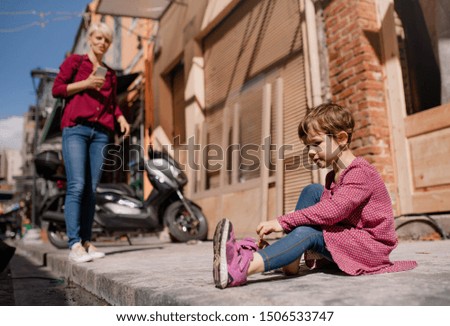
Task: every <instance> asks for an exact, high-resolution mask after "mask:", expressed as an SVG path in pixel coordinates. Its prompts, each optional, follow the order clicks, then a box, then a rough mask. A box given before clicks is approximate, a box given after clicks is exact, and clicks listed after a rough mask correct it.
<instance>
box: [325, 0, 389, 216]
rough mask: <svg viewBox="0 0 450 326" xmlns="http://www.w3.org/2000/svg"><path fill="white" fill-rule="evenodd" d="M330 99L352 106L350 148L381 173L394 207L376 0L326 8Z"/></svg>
mask: <svg viewBox="0 0 450 326" xmlns="http://www.w3.org/2000/svg"><path fill="white" fill-rule="evenodd" d="M324 20H325V32H326V37H327V46H328V54H329V68H330V72H329V73H330V86H331V93H332V100H333V101H334V102H337V103H339V104H340V105H342V106H345V107H348V108H350V109H351V110H352V112H353V115H354V117H355V120H356V129H355V133H354V135H353V144H352V149H353V151H354V153H355V154H356V155H357V156H363V157H364V158H365V159H367V160H368V161H369V162H370V163H372V164H373V165H374V166H375V167H376V168H377V169H378V171H379V172H380V173H381V175H382V177H383V179H384V181H385V183H386V186H387V187H388V190H389V192H390V194H391V198H392V202H393V205H394V209H396V208H397V202H398V200H397V199H398V198H397V196H398V194H397V191H396V188H397V187H396V181H395V174H394V165H393V156H392V153H391V140H390V129H389V121H388V112H387V104H386V97H385V85H384V82H383V69H382V63H381V58H380V53H381V51H380V39H379V34H378V31H379V28H378V23H377V13H376V7H375V1H374V0H333V1H331V2H330V4H329V5H328V6H327V7H326V8H324Z"/></svg>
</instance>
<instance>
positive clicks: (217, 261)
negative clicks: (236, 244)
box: [213, 218, 231, 289]
mask: <svg viewBox="0 0 450 326" xmlns="http://www.w3.org/2000/svg"><path fill="white" fill-rule="evenodd" d="M230 232H231V223H230V221H229V220H228V219H225V218H224V219H222V220H221V221H220V222H219V223H218V224H217V226H216V231H215V232H214V242H213V248H214V262H213V276H214V284H215V285H216V287H217V288H220V289H224V288H226V287H227V285H228V265H227V240H228V238H229V236H230Z"/></svg>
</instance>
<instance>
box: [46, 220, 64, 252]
mask: <svg viewBox="0 0 450 326" xmlns="http://www.w3.org/2000/svg"><path fill="white" fill-rule="evenodd" d="M47 237H48V241H50V243H51V244H52V245H54V246H55V247H56V248H58V249H67V248H69V244H68V242H67V240H68V238H67V234H66V231H65V230H62V229H61V228H58V226H56V225H55V224H54V223H52V222H50V223H49V225H48V228H47Z"/></svg>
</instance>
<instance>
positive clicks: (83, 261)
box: [69, 256, 94, 263]
mask: <svg viewBox="0 0 450 326" xmlns="http://www.w3.org/2000/svg"><path fill="white" fill-rule="evenodd" d="M69 260H70V261H71V262H72V263H87V262H90V261H93V260H94V259H93V258H92V257H91V256H88V257H86V258H82V259H77V258H72V257H69Z"/></svg>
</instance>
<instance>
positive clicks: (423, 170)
mask: <svg viewBox="0 0 450 326" xmlns="http://www.w3.org/2000/svg"><path fill="white" fill-rule="evenodd" d="M409 144H410V148H411V149H410V151H411V161H412V169H413V180H414V186H415V188H424V187H433V186H438V185H448V187H449V189H450V160H449V154H450V128H447V129H441V130H436V131H433V132H430V133H427V134H423V135H420V136H417V137H413V138H411V139H410V140H409ZM449 201H450V200H449Z"/></svg>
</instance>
